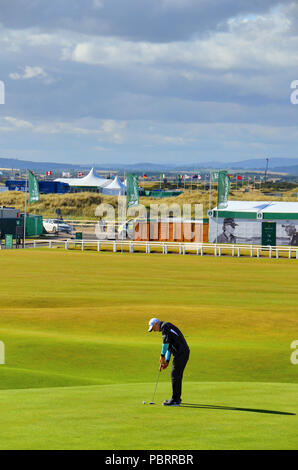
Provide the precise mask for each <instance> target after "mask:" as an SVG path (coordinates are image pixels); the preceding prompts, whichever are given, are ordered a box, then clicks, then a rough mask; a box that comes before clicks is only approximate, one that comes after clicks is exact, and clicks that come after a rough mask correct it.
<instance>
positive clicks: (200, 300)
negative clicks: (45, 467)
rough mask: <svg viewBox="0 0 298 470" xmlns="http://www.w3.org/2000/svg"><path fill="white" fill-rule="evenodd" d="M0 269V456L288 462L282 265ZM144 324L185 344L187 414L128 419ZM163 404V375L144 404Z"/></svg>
mask: <svg viewBox="0 0 298 470" xmlns="http://www.w3.org/2000/svg"><path fill="white" fill-rule="evenodd" d="M1 266H2V269H3V272H4V273H5V276H3V278H2V281H1V285H0V293H1V324H0V340H2V341H3V342H4V343H5V349H6V364H5V365H1V366H0V379H1V380H0V389H1V390H0V403H1V405H0V409H1V419H2V423H3V425H5V430H6V432H5V436H4V438H3V439H1V444H0V448H1V449H6V448H7V449H33V448H44V449H62V448H66V449H68V448H69V449H76V448H78V449H82V448H86V449H87V448H88V449H116V448H117V449H214V448H217V449H220V448H223V449H229V448H235V449H248V448H252V449H259V448H271V449H279V448H297V443H296V439H295V430H297V414H298V413H297V411H298V404H297V391H298V390H297V388H298V385H297V384H298V366H297V365H293V364H292V363H291V361H290V357H291V353H292V350H291V343H292V342H293V341H294V340H297V339H298V338H297V337H296V335H297V323H298V321H297V303H298V294H297V281H298V271H297V263H296V261H295V260H281V259H280V260H275V259H274V260H267V259H247V258H245V259H244V258H243V259H238V258H237V259H234V258H212V257H197V256H179V255H172V256H165V255H145V254H124V255H121V254H113V253H96V252H83V253H81V252H71V251H69V252H68V251H62V250H55V249H53V250H46V249H36V250H26V251H21V250H19V251H18V250H14V251H6V252H4V251H2V252H1ZM152 316H158V317H159V318H161V319H162V320H168V321H171V322H173V323H175V324H177V326H179V327H181V329H182V331H183V333H184V334H185V336H186V339H187V341H188V343H189V345H190V349H191V355H190V361H189V364H188V365H187V368H186V370H185V377H184V385H183V400H184V401H185V402H188V403H193V404H194V406H193V407H181V408H178V409H177V408H174V409H172V408H171V409H168V408H165V407H161V406H157V405H155V406H144V405H142V401H143V400H146V401H150V400H151V398H152V393H153V390H154V385H155V379H156V374H157V367H158V358H159V353H160V347H161V336H160V335H159V334H158V333H151V334H148V333H147V332H146V329H147V322H148V319H149V318H150V317H152ZM169 396H170V373H169V370H166V371H164V372H162V374H161V377H160V383H159V385H158V390H157V394H156V401H158V402H159V403H161V402H162V401H163V399H165V398H169ZM240 408H244V409H245V410H244V409H240ZM262 410H263V411H262ZM285 412H287V413H290V414H282V413H285ZM165 417H166V419H165ZM173 429H175V433H176V434H175V435H174V436H173ZM177 429H178V430H177ZM179 429H181V431H179ZM176 430H177V431H176ZM169 434H170V435H171V438H170V439H169V438H168V436H169Z"/></svg>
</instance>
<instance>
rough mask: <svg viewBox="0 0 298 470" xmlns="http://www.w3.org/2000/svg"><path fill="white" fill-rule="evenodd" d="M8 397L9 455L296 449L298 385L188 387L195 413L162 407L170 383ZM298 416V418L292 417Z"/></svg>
mask: <svg viewBox="0 0 298 470" xmlns="http://www.w3.org/2000/svg"><path fill="white" fill-rule="evenodd" d="M152 390H153V383H151V384H129V385H127V384H124V385H123V384H121V385H103V386H87V387H62V388H45V389H28V390H6V391H1V392H0V403H1V405H0V408H1V426H2V428H3V429H4V430H5V432H3V434H2V437H1V443H0V448H1V449H15V448H16V447H17V448H19V449H65V448H66V449H113V450H115V449H118V450H123V449H150V450H154V449H187V450H189V449H293V448H295V447H296V446H297V426H298V418H297V413H298V398H297V397H298V393H297V392H298V386H297V385H294V384H264V383H262V384H257V383H247V382H243V383H233V382H228V383H227V382H220V383H219V382H213V383H212V382H204V383H202V382H197V383H194V382H187V383H186V385H185V396H186V397H187V403H190V404H191V405H189V406H183V407H182V406H181V407H179V408H168V407H164V406H161V404H160V403H161V402H162V400H163V399H164V398H165V397H167V396H168V395H169V386H168V384H165V383H162V384H161V386H160V387H159V389H158V391H157V393H156V400H155V402H156V404H155V405H148V406H147V405H143V404H142V402H143V400H144V399H147V400H149V401H150V400H151V398H152ZM292 413H296V415H294V414H292Z"/></svg>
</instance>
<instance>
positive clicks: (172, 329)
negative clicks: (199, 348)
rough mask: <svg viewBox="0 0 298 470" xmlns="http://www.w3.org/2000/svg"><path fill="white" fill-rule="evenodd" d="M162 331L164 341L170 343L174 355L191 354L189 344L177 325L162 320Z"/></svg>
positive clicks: (170, 349)
mask: <svg viewBox="0 0 298 470" xmlns="http://www.w3.org/2000/svg"><path fill="white" fill-rule="evenodd" d="M160 331H161V332H162V341H163V343H164V344H168V345H169V351H170V353H172V354H173V355H174V356H183V355H185V354H189V347H188V344H187V342H186V341H185V338H184V336H183V334H182V333H181V331H180V330H179V328H177V326H175V325H173V324H172V323H169V322H161V325H160Z"/></svg>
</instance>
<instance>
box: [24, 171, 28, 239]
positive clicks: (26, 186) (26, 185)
mask: <svg viewBox="0 0 298 470" xmlns="http://www.w3.org/2000/svg"><path fill="white" fill-rule="evenodd" d="M27 188H28V170H27V168H26V184H25V213H24V236H23V240H24V242H23V246H24V248H26V217H27Z"/></svg>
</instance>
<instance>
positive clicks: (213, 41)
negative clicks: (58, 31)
mask: <svg viewBox="0 0 298 470" xmlns="http://www.w3.org/2000/svg"><path fill="white" fill-rule="evenodd" d="M178 3H179V2H178ZM227 28H228V29H227V31H224V32H215V33H212V34H211V33H210V34H209V36H208V37H205V38H197V39H190V40H188V41H176V42H175V41H173V42H169V43H152V42H145V41H139V42H137V41H128V40H123V39H121V38H117V37H104V36H102V37H100V36H93V37H89V38H88V40H86V41H79V42H77V44H76V45H75V46H74V47H73V48H72V50H70V49H67V53H65V55H64V58H65V59H70V60H73V61H74V62H80V63H85V64H91V65H101V66H107V67H117V66H128V65H133V64H135V65H143V66H148V65H154V66H162V67H165V66H167V65H170V66H173V67H175V68H176V67H179V66H180V67H181V66H183V67H189V71H188V73H192V69H193V68H195V69H198V68H202V67H203V68H207V69H211V70H230V69H233V68H239V69H260V68H264V67H287V66H293V64H295V63H297V60H298V52H297V51H298V36H297V35H295V34H293V33H291V20H290V19H289V18H288V17H287V16H286V15H284V14H282V13H280V12H279V13H276V12H275V13H271V14H268V15H266V16H261V15H260V16H251V17H248V18H233V19H231V20H229V21H228V23H227Z"/></svg>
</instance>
